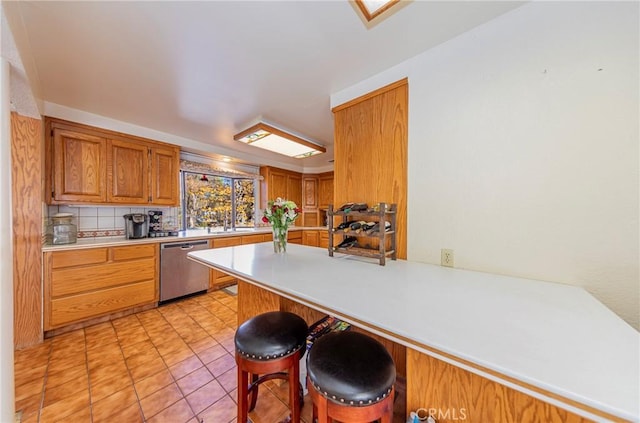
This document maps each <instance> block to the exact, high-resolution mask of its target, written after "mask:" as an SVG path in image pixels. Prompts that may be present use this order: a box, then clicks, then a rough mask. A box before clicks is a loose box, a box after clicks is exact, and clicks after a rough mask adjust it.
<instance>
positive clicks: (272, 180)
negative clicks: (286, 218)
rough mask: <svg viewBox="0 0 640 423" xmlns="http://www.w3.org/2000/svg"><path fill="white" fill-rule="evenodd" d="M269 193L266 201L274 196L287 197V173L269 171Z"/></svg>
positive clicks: (274, 197)
mask: <svg viewBox="0 0 640 423" xmlns="http://www.w3.org/2000/svg"><path fill="white" fill-rule="evenodd" d="M268 191H269V195H268V198H267V201H272V200H275V199H276V198H278V197H280V198H284V199H286V200H288V199H289V198H287V175H286V174H284V173H279V172H270V174H269V187H268Z"/></svg>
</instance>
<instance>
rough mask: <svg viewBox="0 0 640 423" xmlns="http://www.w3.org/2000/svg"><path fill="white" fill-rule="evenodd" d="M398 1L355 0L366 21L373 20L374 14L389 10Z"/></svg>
mask: <svg viewBox="0 0 640 423" xmlns="http://www.w3.org/2000/svg"><path fill="white" fill-rule="evenodd" d="M399 1H400V0H355V2H356V4H357V5H358V8H360V10H361V11H362V14H363V15H364V17H365V18H366V19H367V21H371V20H373V19H374V18H375V17H376V16H378V15H380V14H381V13H383V12H385V11H386V10H389V9H390V8H391V7H392V6H393V5H394V4H396V3H398V2H399Z"/></svg>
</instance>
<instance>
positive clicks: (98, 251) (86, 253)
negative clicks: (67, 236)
mask: <svg viewBox="0 0 640 423" xmlns="http://www.w3.org/2000/svg"><path fill="white" fill-rule="evenodd" d="M107 250H108V249H107V248H92V249H89V250H69V251H55V252H53V253H51V267H52V268H54V269H59V268H61V267H70V266H84V265H87V264H98V263H105V262H106V261H107Z"/></svg>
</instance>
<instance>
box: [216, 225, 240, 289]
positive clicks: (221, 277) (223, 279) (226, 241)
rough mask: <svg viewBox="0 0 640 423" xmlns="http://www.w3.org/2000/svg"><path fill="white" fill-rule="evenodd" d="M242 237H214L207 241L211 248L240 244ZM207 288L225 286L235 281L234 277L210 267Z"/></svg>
mask: <svg viewBox="0 0 640 423" xmlns="http://www.w3.org/2000/svg"><path fill="white" fill-rule="evenodd" d="M242 238H243V237H240V236H235V237H229V238H214V239H212V240H211V241H210V242H209V246H210V247H211V248H222V247H233V246H235V245H241V244H242ZM209 275H210V277H209V289H210V290H214V289H221V288H224V287H225V286H229V285H233V284H235V283H236V278H235V277H233V276H231V275H228V274H226V273H224V272H221V271H219V270H216V269H211V271H210V272H209Z"/></svg>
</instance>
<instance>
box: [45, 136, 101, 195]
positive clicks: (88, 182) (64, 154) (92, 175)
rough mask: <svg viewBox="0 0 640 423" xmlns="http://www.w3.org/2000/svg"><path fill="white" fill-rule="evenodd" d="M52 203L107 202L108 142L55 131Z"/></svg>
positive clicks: (92, 137) (98, 138) (95, 137)
mask: <svg viewBox="0 0 640 423" xmlns="http://www.w3.org/2000/svg"><path fill="white" fill-rule="evenodd" d="M52 155H53V157H52V159H53V193H52V203H54V204H57V203H64V202H67V203H68V202H72V203H77V202H93V203H103V202H105V200H106V197H107V196H106V184H105V181H106V177H107V170H106V166H105V164H106V140H105V139H104V138H101V137H97V136H94V135H89V134H84V133H82V132H76V131H70V130H66V129H59V128H56V129H54V130H53V152H52Z"/></svg>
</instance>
